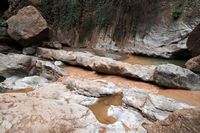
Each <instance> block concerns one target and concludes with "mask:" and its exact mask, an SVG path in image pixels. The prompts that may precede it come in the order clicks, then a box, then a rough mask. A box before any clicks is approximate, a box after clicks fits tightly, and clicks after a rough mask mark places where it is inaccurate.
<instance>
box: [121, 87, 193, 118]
mask: <svg viewBox="0 0 200 133" xmlns="http://www.w3.org/2000/svg"><path fill="white" fill-rule="evenodd" d="M123 95H124V97H123V99H122V100H123V102H124V103H125V105H126V106H129V107H132V108H133V109H134V108H135V109H139V110H140V111H141V112H142V113H143V114H145V116H147V117H148V118H150V119H152V120H164V119H165V118H166V117H167V116H168V115H169V114H170V113H171V112H173V111H176V110H178V109H183V108H193V106H190V105H188V104H184V103H181V102H178V101H176V100H174V99H171V98H167V97H164V96H160V95H156V94H153V93H151V92H148V91H146V90H142V89H139V88H130V89H123Z"/></svg>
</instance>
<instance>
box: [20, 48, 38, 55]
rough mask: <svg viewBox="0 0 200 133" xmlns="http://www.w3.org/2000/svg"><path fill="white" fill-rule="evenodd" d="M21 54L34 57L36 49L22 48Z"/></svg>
mask: <svg viewBox="0 0 200 133" xmlns="http://www.w3.org/2000/svg"><path fill="white" fill-rule="evenodd" d="M22 53H23V54H25V55H34V54H35V53H36V48H34V47H27V48H24V49H23V52H22Z"/></svg>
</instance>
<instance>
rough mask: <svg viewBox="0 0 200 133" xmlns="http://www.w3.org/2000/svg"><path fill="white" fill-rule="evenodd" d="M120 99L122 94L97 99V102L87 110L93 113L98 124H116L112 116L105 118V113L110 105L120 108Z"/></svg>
mask: <svg viewBox="0 0 200 133" xmlns="http://www.w3.org/2000/svg"><path fill="white" fill-rule="evenodd" d="M122 98H123V95H122V94H115V95H111V96H105V97H102V98H99V100H98V102H97V103H95V104H93V105H90V106H89V108H90V110H91V111H92V112H93V113H94V115H95V116H96V118H97V119H98V120H99V122H101V123H103V124H113V123H115V122H116V119H115V118H114V117H112V116H107V111H108V109H109V107H110V106H111V105H114V106H121V105H122Z"/></svg>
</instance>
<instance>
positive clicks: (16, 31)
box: [7, 6, 48, 46]
mask: <svg viewBox="0 0 200 133" xmlns="http://www.w3.org/2000/svg"><path fill="white" fill-rule="evenodd" d="M7 24H8V34H9V35H10V37H11V38H13V39H14V40H16V41H17V42H19V43H20V44H21V45H22V46H30V45H35V44H38V43H40V42H41V41H42V40H46V39H48V27H47V22H46V21H45V19H44V18H43V17H42V15H41V14H40V12H39V11H38V10H37V9H36V8H35V7H33V6H27V7H24V8H22V9H21V10H19V11H18V13H17V14H16V15H15V16H12V17H10V18H9V19H8V20H7Z"/></svg>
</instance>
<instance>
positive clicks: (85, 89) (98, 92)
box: [64, 78, 121, 97]
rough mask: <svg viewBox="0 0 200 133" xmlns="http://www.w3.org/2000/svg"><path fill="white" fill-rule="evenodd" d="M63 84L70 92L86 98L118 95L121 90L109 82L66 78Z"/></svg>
mask: <svg viewBox="0 0 200 133" xmlns="http://www.w3.org/2000/svg"><path fill="white" fill-rule="evenodd" d="M64 84H65V85H66V86H67V88H68V89H70V91H73V92H75V93H77V94H80V95H84V96H88V97H100V96H105V95H112V94H116V93H120V92H121V89H120V88H118V87H117V86H116V85H115V84H113V83H111V82H106V81H102V80H95V81H93V80H86V79H74V78H68V79H66V80H65V82H64Z"/></svg>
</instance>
